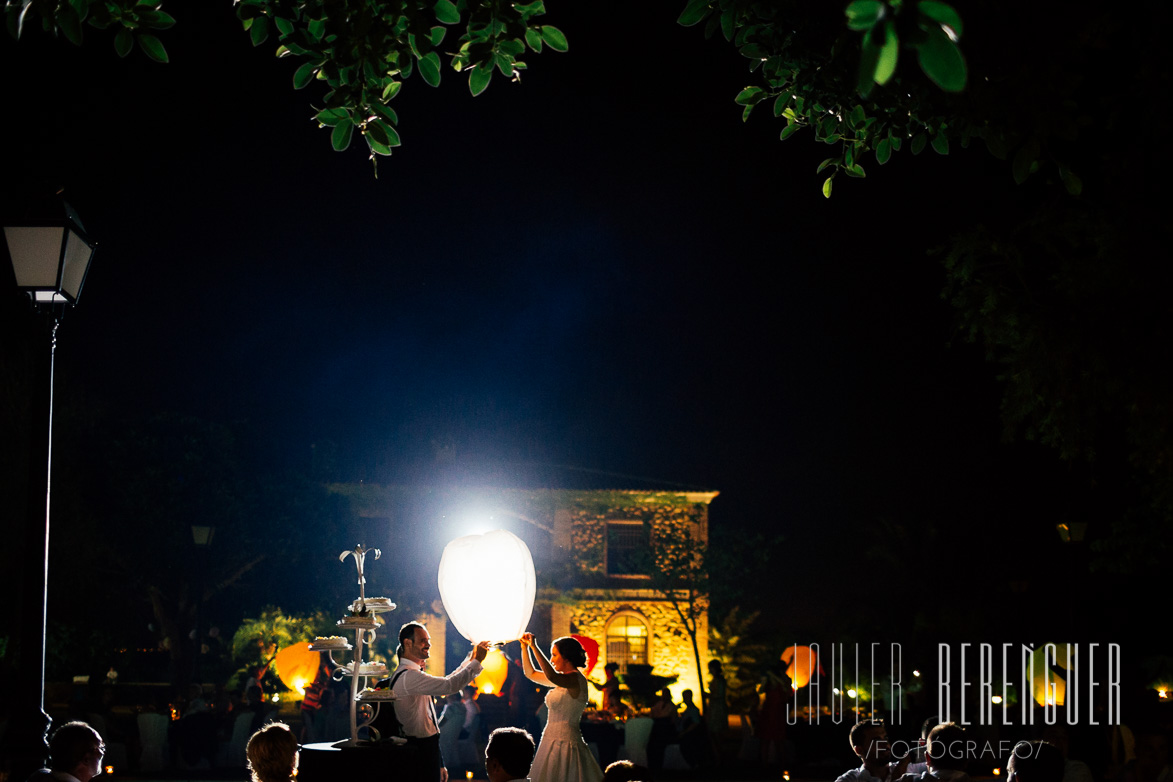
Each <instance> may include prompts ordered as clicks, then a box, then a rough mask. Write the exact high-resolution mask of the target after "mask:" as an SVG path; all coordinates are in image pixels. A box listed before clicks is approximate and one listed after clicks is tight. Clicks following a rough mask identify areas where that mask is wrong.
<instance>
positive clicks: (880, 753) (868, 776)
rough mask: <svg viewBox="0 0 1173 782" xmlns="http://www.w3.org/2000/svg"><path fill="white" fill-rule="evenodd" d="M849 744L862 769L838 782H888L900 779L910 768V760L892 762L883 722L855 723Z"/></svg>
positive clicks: (852, 772)
mask: <svg viewBox="0 0 1173 782" xmlns="http://www.w3.org/2000/svg"><path fill="white" fill-rule="evenodd" d="M848 741H849V742H850V743H851V750H852V751H853V752H854V753H855V755H856V757H858V758H859V759H860V761H861V765H860V767H859V768H853V769H852V770H851V771H848V772H846V773H844V774H840V775H839V777H838V778H837V779H836V780H835V782H887V781H888V780H892V779H897V778H899V777H900V776H901V775H902V774H903V773H904V770H905V769H906V768H907V767H908V758H907V757H906V758H905V759H904V760H902V761H898V762H896V761H893V758H892V745H891V743H889V741H888V729H887V728H885V727H884V723H883V722H881V721H880V720H861V721H860V722H857V723H855V725H853V726H852V728H851V733H850V735H849V736H848Z"/></svg>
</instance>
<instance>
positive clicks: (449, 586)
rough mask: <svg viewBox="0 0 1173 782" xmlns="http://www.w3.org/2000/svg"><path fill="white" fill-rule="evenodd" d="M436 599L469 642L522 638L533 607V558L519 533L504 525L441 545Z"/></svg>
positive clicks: (535, 582)
mask: <svg viewBox="0 0 1173 782" xmlns="http://www.w3.org/2000/svg"><path fill="white" fill-rule="evenodd" d="M439 582H440V599H441V600H443V601H444V610H445V611H447V612H448V618H449V619H451V620H452V624H453V626H455V627H456V631H457V632H459V633H460V634H461V635H463V636H464V637H465V638H467V639H468V640H470V641H472V642H473V643H477V642H479V641H491V642H494V643H501V642H506V641H513V640H516V639H518V638H520V637H521V635H522V633H524V632H525V628H526V625H528V624H529V620H530V615H531V614H532V613H533V610H534V595H535V593H536V590H537V578H536V577H535V574H534V560H533V557H531V556H530V553H529V549H528V548H527V547H526V545H525V543H524V542H523V541H522V539H521V538H519V537H517V536H516V535H514V534H513V533H512V532H508V531H506V530H503V529H498V530H493V531H492V532H486V533H485V534H484V535H466V536H465V537H463V538H457V539H456V540H454V541H452V542H451V543H449V544H448V545H447V546H445V547H444V555H443V556H442V557H440V574H439Z"/></svg>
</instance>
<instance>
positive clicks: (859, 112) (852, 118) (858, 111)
mask: <svg viewBox="0 0 1173 782" xmlns="http://www.w3.org/2000/svg"><path fill="white" fill-rule="evenodd" d="M867 118H868V115H867V112H865V111H864V110H863V106H861V105H859V104H858V103H857V104H855V107H854V108H852V110H851V113H850V114H848V115H847V119H848V121H849V122H850V123H851V127H853V128H855V127H858V126H860V125H862V124H863V123H864V121H865V120H866V119H867Z"/></svg>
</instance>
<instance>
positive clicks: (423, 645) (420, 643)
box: [391, 622, 489, 782]
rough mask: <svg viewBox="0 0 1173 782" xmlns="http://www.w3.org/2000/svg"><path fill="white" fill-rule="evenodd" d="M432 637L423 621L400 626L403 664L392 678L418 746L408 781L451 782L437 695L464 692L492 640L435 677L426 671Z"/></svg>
mask: <svg viewBox="0 0 1173 782" xmlns="http://www.w3.org/2000/svg"><path fill="white" fill-rule="evenodd" d="M431 648H432V638H431V636H429V635H428V629H427V628H426V627H424V626H423V625H422V624H420V623H419V622H408V623H407V624H405V625H404V626H403V627H401V628H399V649H398V651H397V654H398V656H399V667H398V668H396V669H395V673H394V674H393V675H392V677H391V691H392V692H394V693H395V700H394V701H392V705H393V706H394V708H395V716H396V717H397V718H398V719H399V722H400V723H401V724H402V725H403V735H404V737H405V738H406V739H407V743H408V744H410V745H414V749H415V755H416V768H415V773H414V774H413V775H412V777H411V779H410V780H408V782H447V779H448V773H447V771H446V770H445V769H444V764H443V758H442V757H441V756H440V728H439V727H438V725H437V724H436V723H437V720H436V708H435V705H434V704H433V702H432V696H434V695H450V694H452V693H455V692H460V690H461V688H463V687H464V685H466V684H468V683H469V682H471V681H472V680H473V679H475V678H476V677H477V674H479V673H480V672H481V662H482V661H483V660H484V659H485V655H486V654H488V651H489V642H488V641H481V642H480V643H478V644H477V645H476V646H474V647H473V648H472V651H471V652H469V655H468V658H467V659H465V661H464V662H462V663H461V664H460V667H459V668H457V669H456V670H455V671H453V672H452V673H450V674H448V675H447V676H444V677H440V676H432V675H431V674H429V673H425V672H424V670H423V667H424V663H425V662H426V661H427V659H428V657H429V656H431V655H430V652H431Z"/></svg>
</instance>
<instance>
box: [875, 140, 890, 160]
mask: <svg viewBox="0 0 1173 782" xmlns="http://www.w3.org/2000/svg"><path fill="white" fill-rule="evenodd" d="M891 158H892V142H891V141H889V140H888V139H881V140H880V143H879V144H876V162H877V163H879V164H880V165H881V166H882V165H884V164H885V163H887V162H888V161H889V160H890V159H891Z"/></svg>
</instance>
